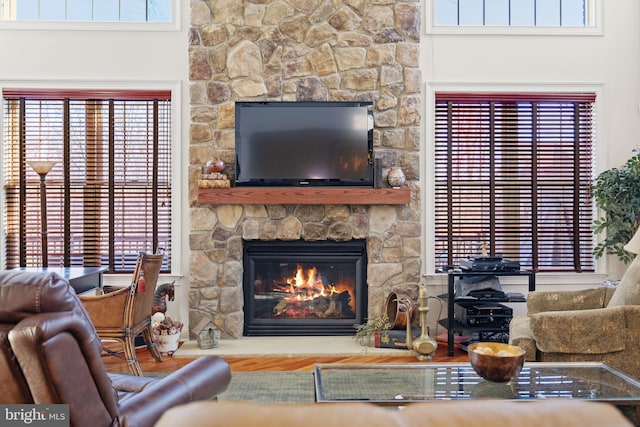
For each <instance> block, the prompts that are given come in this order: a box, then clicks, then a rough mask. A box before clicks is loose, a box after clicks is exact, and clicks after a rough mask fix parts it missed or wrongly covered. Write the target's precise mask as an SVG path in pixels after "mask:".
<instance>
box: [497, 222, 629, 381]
mask: <svg viewBox="0 0 640 427" xmlns="http://www.w3.org/2000/svg"><path fill="white" fill-rule="evenodd" d="M634 241H637V242H638V243H637V244H634ZM625 249H626V250H628V251H629V252H633V253H637V252H638V251H640V230H639V231H638V232H637V233H636V235H635V236H634V238H633V239H632V240H631V241H630V242H629V244H627V246H625ZM509 342H510V343H511V344H515V345H518V346H520V347H522V348H523V349H525V350H526V352H527V360H528V361H534V360H535V361H542V362H572V361H573V362H576V361H598V362H604V363H606V364H608V365H610V366H613V367H614V368H617V369H620V370H621V371H624V372H625V373H627V374H629V375H631V376H633V377H635V378H640V356H639V355H640V256H636V258H635V259H634V260H633V261H632V262H631V264H630V265H629V267H628V268H627V271H626V272H625V273H624V275H623V277H622V279H621V280H620V283H619V284H618V285H617V287H615V288H614V287H605V286H602V287H598V288H593V289H585V290H577V291H557V292H554V291H535V292H530V293H529V294H528V296H527V316H514V318H513V319H512V321H511V323H510V325H509Z"/></svg>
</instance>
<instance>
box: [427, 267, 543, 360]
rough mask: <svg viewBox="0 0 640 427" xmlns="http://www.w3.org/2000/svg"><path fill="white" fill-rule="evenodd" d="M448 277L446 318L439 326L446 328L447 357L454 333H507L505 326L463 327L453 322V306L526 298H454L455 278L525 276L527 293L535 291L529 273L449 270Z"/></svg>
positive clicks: (530, 273) (523, 300)
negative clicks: (527, 286) (527, 283)
mask: <svg viewBox="0 0 640 427" xmlns="http://www.w3.org/2000/svg"><path fill="white" fill-rule="evenodd" d="M447 275H448V289H447V295H446V298H447V318H446V319H441V320H440V322H439V323H440V325H442V326H444V327H445V328H447V354H448V355H449V357H453V350H454V334H455V333H456V332H459V333H462V332H478V333H503V332H508V331H509V327H508V325H507V326H491V325H480V326H469V325H464V324H462V323H460V322H458V321H456V320H455V315H454V312H455V308H454V307H455V304H463V305H465V304H466V305H468V304H477V303H482V304H484V303H500V302H526V298H505V299H502V298H500V299H490V298H483V299H481V300H470V299H464V298H455V279H456V277H459V278H462V277H465V276H466V277H468V276H526V277H527V279H528V282H529V292H533V291H535V290H536V276H535V273H534V272H531V271H466V270H463V271H460V270H457V269H454V270H451V271H449V272H448V273H447Z"/></svg>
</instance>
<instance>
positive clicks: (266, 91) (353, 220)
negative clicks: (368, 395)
mask: <svg viewBox="0 0 640 427" xmlns="http://www.w3.org/2000/svg"><path fill="white" fill-rule="evenodd" d="M190 21H191V26H190V36H189V37H190V40H189V44H190V47H189V65H190V68H189V70H190V75H189V79H190V82H189V97H190V107H191V108H190V141H189V198H190V203H191V208H190V236H189V245H190V248H189V249H190V252H191V261H190V286H191V288H190V292H189V312H190V320H189V321H190V324H197V323H198V322H199V320H200V319H202V318H209V319H212V320H213V322H214V323H215V324H216V326H218V327H219V328H220V329H221V330H222V331H223V336H224V337H230V338H238V337H240V336H241V335H242V327H243V319H244V313H243V310H242V308H243V307H242V305H243V296H242V271H243V268H242V242H243V240H254V239H259V240H267V241H268V240H276V239H281V240H297V239H304V240H311V241H312V240H327V239H329V240H336V241H346V240H350V239H363V238H364V239H366V240H367V254H368V273H367V276H368V287H369V308H368V311H369V317H373V316H376V315H377V314H379V313H381V312H382V309H383V305H384V299H385V298H386V295H387V294H388V293H389V292H391V290H396V289H397V288H399V287H401V288H407V289H408V290H409V291H411V290H413V289H414V288H415V284H416V283H417V282H418V280H419V275H420V271H421V268H420V260H421V248H420V236H421V229H420V194H419V189H418V185H417V180H418V179H419V159H420V156H419V147H420V125H421V110H420V108H421V96H422V95H421V76H420V70H419V68H418V59H419V38H420V37H419V31H420V7H419V3H418V1H402V2H400V1H393V0H251V1H247V0H244V1H242V0H209V1H202V0H194V1H192V2H191V17H190ZM256 100H259V101H266V100H269V101H372V102H373V103H374V122H375V128H376V129H375V131H374V151H375V157H376V158H378V159H380V163H381V165H382V166H383V170H384V171H385V172H386V171H388V170H389V168H390V167H392V166H400V167H401V168H402V169H403V171H404V173H405V175H406V177H407V185H409V187H411V189H412V201H411V203H410V205H408V206H386V205H372V206H356V205H317V206H307V205H223V206H204V205H198V203H197V180H198V176H199V174H200V173H201V171H202V168H203V166H204V164H205V163H206V162H207V160H209V159H210V158H211V157H212V156H217V157H220V158H222V159H223V161H225V163H226V164H227V165H228V171H230V173H233V162H234V159H235V152H234V146H235V133H234V126H235V121H234V111H235V102H236V101H256Z"/></svg>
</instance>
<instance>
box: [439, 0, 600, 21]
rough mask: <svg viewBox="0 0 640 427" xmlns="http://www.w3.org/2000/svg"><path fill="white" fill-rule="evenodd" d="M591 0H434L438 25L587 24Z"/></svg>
mask: <svg viewBox="0 0 640 427" xmlns="http://www.w3.org/2000/svg"><path fill="white" fill-rule="evenodd" d="M590 3H591V2H590V1H589V0H517V1H516V0H491V1H487V0H433V25H435V26H501V27H538V26H539V27H542V26H548V27H584V26H586V25H588V23H589V21H588V15H587V12H588V11H589V9H590V8H589V6H590Z"/></svg>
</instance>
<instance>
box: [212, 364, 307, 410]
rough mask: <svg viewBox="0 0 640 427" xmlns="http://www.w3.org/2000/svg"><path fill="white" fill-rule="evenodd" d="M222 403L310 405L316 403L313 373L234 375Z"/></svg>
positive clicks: (220, 396) (220, 397)
mask: <svg viewBox="0 0 640 427" xmlns="http://www.w3.org/2000/svg"><path fill="white" fill-rule="evenodd" d="M218 399H219V400H247V401H251V402H261V403H310V402H313V401H314V400H315V398H314V383H313V372H312V371H287V372H233V373H232V375H231V382H230V383H229V387H228V388H227V390H226V391H225V392H224V393H222V394H221V395H219V396H218Z"/></svg>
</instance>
